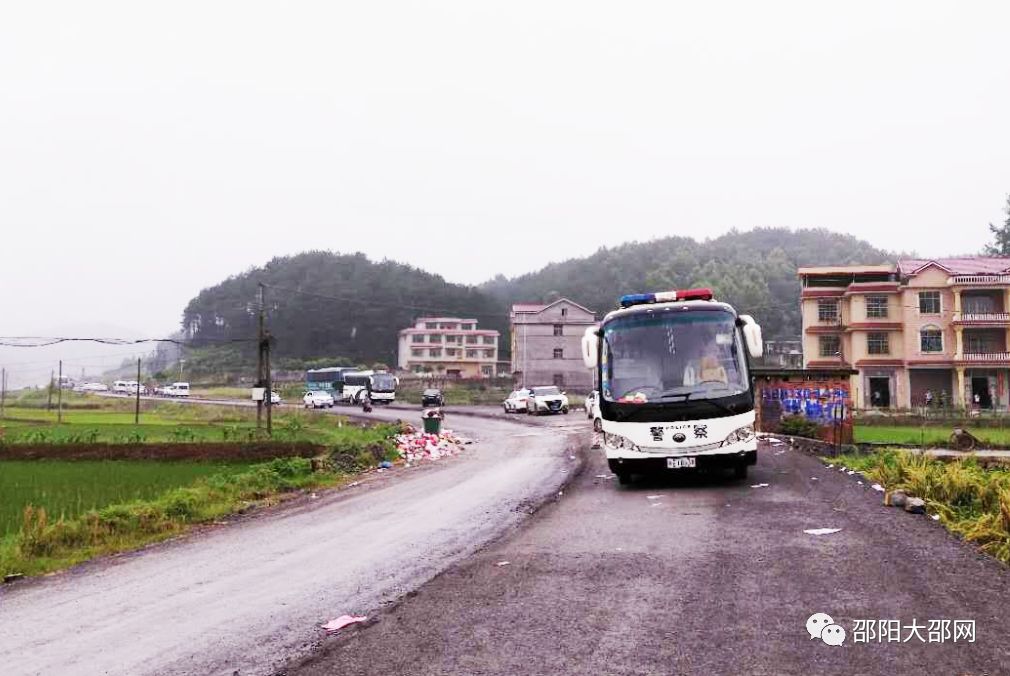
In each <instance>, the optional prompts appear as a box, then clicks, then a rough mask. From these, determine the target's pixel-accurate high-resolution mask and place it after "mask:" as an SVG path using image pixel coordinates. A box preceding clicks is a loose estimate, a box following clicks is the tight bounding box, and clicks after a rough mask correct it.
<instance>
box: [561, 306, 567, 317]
mask: <svg viewBox="0 0 1010 676" xmlns="http://www.w3.org/2000/svg"><path fill="white" fill-rule="evenodd" d="M561 316H562V317H567V316H568V308H566V307H563V308H561Z"/></svg>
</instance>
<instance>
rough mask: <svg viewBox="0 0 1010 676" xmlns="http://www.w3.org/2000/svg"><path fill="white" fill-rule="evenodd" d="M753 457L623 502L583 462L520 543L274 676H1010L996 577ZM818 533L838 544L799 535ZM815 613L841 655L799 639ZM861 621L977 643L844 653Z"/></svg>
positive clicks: (514, 538)
mask: <svg viewBox="0 0 1010 676" xmlns="http://www.w3.org/2000/svg"><path fill="white" fill-rule="evenodd" d="M759 455H760V459H759V463H758V465H757V466H756V467H754V468H751V476H750V478H749V479H748V480H745V481H742V482H733V481H730V480H722V479H714V480H713V479H705V478H701V477H686V478H683V479H680V480H678V481H676V482H669V481H665V482H664V481H660V482H653V483H647V484H638V485H635V486H632V487H628V488H625V487H620V486H618V485H616V483H615V480H613V479H611V478H601V476H609V475H610V473H609V472H608V471H607V470H606V468H605V464H604V462H603V460H602V458H601V457H600V455H599V453H598V452H593V453H592V454H591V460H590V463H589V465H588V467H586V469H585V470H584V471H583V472H582V474H581V475H580V477H579V478H578V479H577V481H576V482H575V483H574V484H573V485H572V486H570V487H569V488H568V489H567V490H566V491H565V494H564V497H563V498H562V499H561V500H560V501H559V502H557V503H555V504H552V505H550V506H548V507H545V508H544V509H543V510H541V511H540V512H539V513H538V514H537V516H536V517H535V520H534V521H532V522H529V523H528V524H527V525H526V526H525V527H524V528H523V529H521V530H520V531H518V532H516V533H514V534H513V535H511V536H509V537H507V538H505V539H504V540H501V541H499V542H497V543H496V544H494V545H493V546H491V547H489V548H486V549H484V550H482V551H480V552H479V553H477V554H475V555H474V556H472V557H470V558H468V559H467V560H465V561H463V562H461V563H459V564H457V565H454V566H452V567H451V568H450V569H448V570H447V571H446V572H444V573H443V574H441V575H439V576H437V577H436V578H434V579H433V580H432V581H430V582H428V583H427V584H425V585H424V586H423V587H421V589H420V590H419V591H418V592H417V593H416V594H411V595H410V596H408V597H407V598H405V599H404V600H403V601H402V602H401V603H399V604H397V605H395V606H392V607H389V608H387V609H386V610H385V612H383V613H381V614H379V615H378V616H377V618H376V619H377V620H378V621H377V622H375V623H374V624H372V625H371V626H366V627H363V628H353V629H349V630H345V632H344V634H342V635H339V636H336V637H332V638H328V639H326V640H325V641H324V642H323V644H322V646H321V647H320V648H319V649H318V650H317V651H316V652H315V653H314V654H313V655H311V656H310V657H308V658H305V659H303V660H300V661H297V662H293V663H292V664H290V665H288V667H287V668H285V669H283V670H281V672H280V673H284V674H287V675H289V676H296V675H297V676H314V675H323V674H327V675H329V674H362V675H368V674H375V675H380V674H381V675H383V676H387V675H389V674H425V675H428V674H431V675H434V674H802V675H804V676H805V675H809V674H888V675H891V674H1008V673H1010V640H1008V639H1010V631H1008V629H1007V627H1008V621H1010V603H1008V601H1010V596H1008V591H1010V589H1008V583H1010V571H1008V569H1007V568H1006V567H1005V566H1003V565H1001V564H999V563H997V562H996V561H994V560H993V559H990V558H988V557H986V556H983V555H981V554H979V553H977V552H976V550H975V549H974V548H972V547H971V546H969V545H964V544H961V543H959V542H958V541H956V540H955V539H954V538H953V537H952V536H950V535H949V534H948V533H947V532H946V531H945V530H944V529H943V527H942V526H940V525H939V524H938V523H937V522H934V521H932V520H930V519H929V518H928V517H925V516H916V515H911V514H906V513H904V512H903V511H900V510H897V509H894V508H887V507H884V506H882V505H881V504H880V502H881V499H880V495H881V494H880V493H877V492H875V491H873V490H871V489H870V487H869V486H867V485H859V484H857V483H856V481H857V477H852V476H848V475H844V474H842V473H840V472H838V471H837V470H836V469H827V468H826V467H824V466H823V465H821V464H820V463H819V462H818V461H816V460H815V459H813V458H811V457H809V456H806V455H802V454H800V453H799V452H796V451H792V450H786V449H785V448H783V447H781V446H776V447H768V446H764V445H763V446H762V449H761V451H760V454H759ZM812 477H816V478H817V479H816V480H814V479H813V478H812ZM759 483H767V484H769V486H767V487H762V488H752V487H751V486H752V485H755V484H759ZM821 527H831V528H841V529H842V530H841V531H840V532H838V533H835V534H832V535H822V536H812V535H808V534H805V533H804V532H803V531H804V530H805V529H809V528H821ZM505 561H507V562H508V565H499V564H500V563H501V562H505ZM815 612H825V613H828V614H829V615H831V616H832V617H833V618H834V620H835V622H836V623H839V624H840V625H841V626H843V627H844V628H845V630H846V632H848V637H847V638H846V642H845V643H844V644H843V645H841V646H829V645H826V644H825V643H823V642H821V641H820V640H816V639H815V640H811V639H810V638H809V635H808V634H807V633H806V630H805V628H804V626H805V623H806V620H807V618H808V617H809V616H810V615H811V614H813V613H815ZM862 619H873V620H898V621H900V623H901V625H902V626H904V627H907V626H909V625H911V624H912V623H913V621H914V622H917V623H918V624H919V625H923V626H924V628H923V629H922V630H921V632H920V633H921V635H922V636H923V638H924V639H925V640H926V641H928V640H929V633H928V628H926V627H928V622H929V620H933V619H936V620H944V619H947V620H955V619H958V620H961V619H968V620H974V621H975V623H976V625H975V627H976V636H975V642H974V643H965V642H963V641H961V642H956V643H955V642H952V641H951V640H950V639H947V640H946V641H945V642H943V643H939V642H935V643H928V642H923V641H920V640H919V639H918V638H917V637H915V636H911V632H910V631H908V630H906V629H902V630H901V638H906V637H909V636H910V637H911V640H910V641H909V642H902V643H898V642H883V643H878V642H873V643H860V644H855V643H853V639H854V636H853V633H852V632H853V629H854V628H855V625H854V622H855V621H856V620H862Z"/></svg>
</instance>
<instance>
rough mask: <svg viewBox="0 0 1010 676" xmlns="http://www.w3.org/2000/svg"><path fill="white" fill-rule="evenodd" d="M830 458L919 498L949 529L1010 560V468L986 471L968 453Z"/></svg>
mask: <svg viewBox="0 0 1010 676" xmlns="http://www.w3.org/2000/svg"><path fill="white" fill-rule="evenodd" d="M830 462H833V463H835V464H842V465H845V466H846V467H849V468H850V469H855V470H858V471H860V472H862V473H863V474H865V475H866V476H867V477H869V478H870V479H872V480H874V481H876V482H878V483H880V484H881V485H882V486H884V487H885V488H886V489H887V490H889V491H890V490H895V489H902V490H905V491H907V492H908V493H909V494H910V495H914V496H916V497H920V498H922V499H923V500H925V501H926V505H927V508H928V510H929V511H930V513H935V514H939V515H940V520H941V521H942V522H943V524H944V525H945V526H946V527H947V528H948V529H950V530H951V531H953V532H954V533H956V534H958V535H960V536H961V537H963V538H964V539H965V540H968V541H970V542H975V543H977V544H978V545H979V546H980V547H981V548H982V550H983V551H985V552H987V553H988V554H991V555H993V556H995V557H996V558H998V559H999V560H1000V561H1002V562H1004V563H1010V471H1008V470H1006V469H985V468H983V467H981V466H980V465H979V464H978V462H977V461H976V460H975V459H974V458H970V457H968V458H963V459H959V460H957V461H953V462H942V461H939V460H933V459H930V458H928V457H925V456H923V455H920V454H917V453H909V452H907V451H895V450H888V451H882V452H880V453H874V454H867V455H843V456H838V457H836V458H831V459H830Z"/></svg>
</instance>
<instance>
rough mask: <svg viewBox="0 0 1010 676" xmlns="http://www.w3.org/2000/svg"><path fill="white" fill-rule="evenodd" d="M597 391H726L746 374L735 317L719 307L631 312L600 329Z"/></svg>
mask: <svg viewBox="0 0 1010 676" xmlns="http://www.w3.org/2000/svg"><path fill="white" fill-rule="evenodd" d="M602 347H603V352H602V355H601V367H602V373H601V388H600V389H601V392H602V395H603V398H604V399H606V400H607V401H612V402H617V403H620V404H657V403H665V402H686V401H689V400H692V399H694V400H697V399H714V398H721V397H729V396H733V395H739V394H741V393H744V392H747V391H748V389H749V380H748V374H747V367H746V360H745V359H744V356H743V344H742V341H741V338H740V332H739V331H738V330H737V326H736V317H735V316H734V315H733V314H732V313H730V312H726V311H723V310H703V311H683V310H670V311H659V312H649V313H637V314H630V315H626V316H624V317H618V318H617V319H614V320H613V321H611V322H609V323H607V325H606V326H605V327H604V331H603V346H602Z"/></svg>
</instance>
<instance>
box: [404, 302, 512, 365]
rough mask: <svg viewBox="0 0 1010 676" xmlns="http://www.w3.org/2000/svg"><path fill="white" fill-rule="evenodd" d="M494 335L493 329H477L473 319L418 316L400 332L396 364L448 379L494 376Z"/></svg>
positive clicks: (495, 340)
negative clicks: (409, 325)
mask: <svg viewBox="0 0 1010 676" xmlns="http://www.w3.org/2000/svg"><path fill="white" fill-rule="evenodd" d="M498 337H499V333H498V332H497V331H494V330H487V329H478V328H477V320H476V319H467V318H461V317H420V318H419V319H417V320H416V321H415V323H414V326H412V327H410V328H407V329H403V330H402V331H400V341H399V360H398V361H399V366H400V368H401V369H402V370H404V371H412V372H414V373H432V374H436V375H441V376H447V377H450V378H491V377H493V376H495V375H497V374H496V371H497V365H498Z"/></svg>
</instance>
